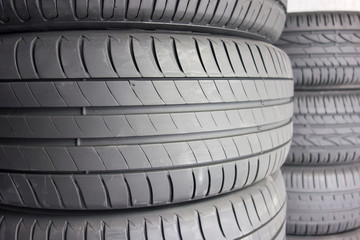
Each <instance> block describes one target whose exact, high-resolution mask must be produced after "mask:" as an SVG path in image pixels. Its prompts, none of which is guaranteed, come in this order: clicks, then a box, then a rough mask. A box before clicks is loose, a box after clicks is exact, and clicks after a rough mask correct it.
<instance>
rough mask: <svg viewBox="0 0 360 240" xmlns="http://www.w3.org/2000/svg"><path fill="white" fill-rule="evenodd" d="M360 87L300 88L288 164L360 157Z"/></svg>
mask: <svg viewBox="0 0 360 240" xmlns="http://www.w3.org/2000/svg"><path fill="white" fill-rule="evenodd" d="M359 103H360V91H358V90H341V91H327V92H319V91H313V92H300V91H299V92H296V94H295V98H294V118H293V121H294V136H293V142H292V148H291V150H290V154H289V156H288V158H287V161H286V164H293V163H295V164H298V163H306V164H322V163H343V162H355V161H359V160H360V152H359V149H360V138H359V136H360V128H359V124H360V118H359V114H360V104H359Z"/></svg>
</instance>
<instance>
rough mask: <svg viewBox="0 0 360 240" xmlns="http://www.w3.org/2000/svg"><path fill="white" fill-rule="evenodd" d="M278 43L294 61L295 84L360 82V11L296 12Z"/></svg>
mask: <svg viewBox="0 0 360 240" xmlns="http://www.w3.org/2000/svg"><path fill="white" fill-rule="evenodd" d="M277 45H278V46H279V47H280V48H282V49H283V50H284V51H285V52H286V53H287V54H288V55H289V57H290V59H291V61H292V66H293V71H294V80H295V86H304V85H344V84H346V85H349V84H358V83H360V14H359V13H346V12H341V13H292V14H289V16H288V18H287V23H286V27H285V29H284V32H283V34H282V35H281V38H280V40H279V41H278V43H277Z"/></svg>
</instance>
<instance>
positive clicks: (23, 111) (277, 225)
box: [0, 0, 293, 240]
mask: <svg viewBox="0 0 360 240" xmlns="http://www.w3.org/2000/svg"><path fill="white" fill-rule="evenodd" d="M285 8H286V2H285V1H278V0H262V1H257V0H248V1H241V2H240V1H235V0H234V1H227V0H226V1H225V0H218V1H212V0H211V1H208V0H168V1H164V0H157V1H155V0H149V1H148V0H146V1H137V0H128V1H122V0H108V1H101V0H84V1H81V0H75V1H74V0H64V1H57V0H51V1H36V0H27V1H17V0H16V1H12V0H3V1H0V20H1V21H0V34H1V35H0V42H1V44H0V239H1V240H12V239H31V240H50V239H62V240H73V239H74V240H75V239H76V240H77V239H83V240H85V239H89V240H90V239H99V240H100V239H101V240H115V239H242V238H252V239H265V240H266V239H284V238H285V215H286V192H285V184H284V181H283V177H282V174H281V172H280V170H279V169H280V167H281V165H282V164H283V162H284V161H285V159H286V156H287V154H288V152H289V148H290V143H291V138H292V116H293V80H292V77H293V76H292V69H291V63H290V60H289V58H288V57H287V55H286V54H285V53H284V52H283V51H282V50H280V49H278V48H277V47H275V46H273V45H271V44H269V43H268V42H269V41H275V40H277V39H278V37H279V36H280V33H281V31H282V29H283V26H284V23H285ZM169 30H173V31H169Z"/></svg>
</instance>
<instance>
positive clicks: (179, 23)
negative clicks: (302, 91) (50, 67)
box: [0, 0, 286, 41]
mask: <svg viewBox="0 0 360 240" xmlns="http://www.w3.org/2000/svg"><path fill="white" fill-rule="evenodd" d="M285 9H286V1H284V0H282V1H279V0H261V1H259V0H247V1H237V0H146V1H145V0H143V1H139V0H127V1H125V0H108V1H103V0H48V1H36V0H27V1H13V0H3V1H1V2H0V32H1V33H6V32H22V31H41V30H76V29H78V30H81V29H89V30H91V29H110V28H111V29H120V28H122V29H129V28H133V29H135V28H137V29H167V30H186V31H193V32H194V31H195V32H196V31H199V32H204V33H222V34H224V33H225V34H229V35H242V36H248V37H256V38H266V39H268V40H271V41H276V40H277V39H278V38H279V36H280V34H281V31H282V29H283V27H284V23H285V19H286V17H285Z"/></svg>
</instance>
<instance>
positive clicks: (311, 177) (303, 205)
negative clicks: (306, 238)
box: [282, 163, 360, 235]
mask: <svg viewBox="0 0 360 240" xmlns="http://www.w3.org/2000/svg"><path fill="white" fill-rule="evenodd" d="M282 170H283V175H284V179H285V184H286V188H287V202H288V207H287V221H286V222H287V233H288V234H291V235H325V234H326V235H327V234H335V233H340V232H344V231H349V230H352V229H356V228H358V227H359V226H360V221H359V217H360V189H359V184H360V164H359V163H352V164H343V165H339V166H334V165H327V166H323V167H322V166H317V167H315V168H314V167H313V166H293V167H290V166H284V167H283V168H282Z"/></svg>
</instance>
